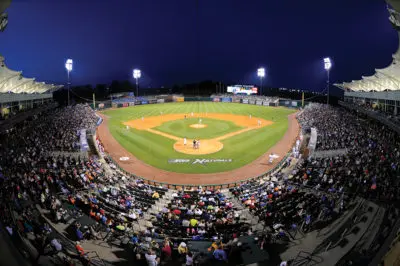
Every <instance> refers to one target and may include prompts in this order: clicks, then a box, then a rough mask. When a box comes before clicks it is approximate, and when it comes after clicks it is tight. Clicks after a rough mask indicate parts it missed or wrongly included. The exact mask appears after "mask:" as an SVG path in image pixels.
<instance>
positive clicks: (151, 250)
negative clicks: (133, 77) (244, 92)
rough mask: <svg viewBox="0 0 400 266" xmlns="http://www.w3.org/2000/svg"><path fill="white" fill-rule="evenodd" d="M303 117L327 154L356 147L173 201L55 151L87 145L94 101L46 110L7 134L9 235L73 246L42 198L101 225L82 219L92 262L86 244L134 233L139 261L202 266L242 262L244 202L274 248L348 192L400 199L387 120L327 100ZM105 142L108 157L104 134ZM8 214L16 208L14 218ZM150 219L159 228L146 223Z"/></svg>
mask: <svg viewBox="0 0 400 266" xmlns="http://www.w3.org/2000/svg"><path fill="white" fill-rule="evenodd" d="M298 119H299V122H300V124H301V125H302V128H303V129H305V130H307V128H311V127H315V128H316V129H317V132H318V139H317V147H316V149H317V150H334V149H344V148H346V149H347V150H348V153H347V154H343V155H338V156H336V157H333V158H319V159H313V158H312V157H311V158H309V159H305V160H304V161H303V160H301V163H300V164H299V165H298V166H297V167H296V168H294V170H293V171H291V172H290V177H289V176H288V175H286V174H283V173H281V172H276V173H274V176H273V178H272V179H271V178H270V176H268V177H265V178H262V179H259V180H255V181H251V182H245V183H243V184H241V185H239V186H237V187H235V188H231V189H230V192H231V193H232V194H233V196H234V197H233V198H229V196H227V194H226V193H223V192H222V191H221V190H218V189H215V190H214V189H211V188H202V187H197V188H192V189H189V190H187V189H178V190H176V191H173V193H172V195H171V197H170V198H168V199H165V195H166V193H167V192H168V189H166V188H164V187H156V186H151V185H148V184H146V183H145V182H143V180H140V179H136V178H133V177H131V176H127V175H125V174H123V173H122V172H120V171H119V170H117V169H116V168H117V167H116V166H115V165H113V163H112V162H111V161H110V160H108V159H107V158H105V159H106V160H105V161H104V160H101V158H98V157H96V156H90V157H89V158H76V157H73V156H71V157H68V156H58V157H54V156H51V155H49V153H48V152H49V151H65V152H73V151H78V150H79V149H80V147H79V137H78V134H77V133H78V131H79V130H80V129H93V128H95V126H96V123H97V121H98V117H97V116H96V115H95V113H94V112H93V111H92V110H91V109H90V107H89V106H88V105H75V106H70V107H67V108H56V109H52V110H47V111H44V112H43V113H42V114H40V115H36V116H35V117H34V118H33V119H31V120H26V121H24V122H23V123H20V124H18V125H16V126H15V127H14V128H13V129H12V130H10V131H9V132H8V133H7V134H5V135H1V136H0V145H1V146H0V182H1V190H0V197H1V200H2V202H3V203H5V204H3V205H1V208H2V210H3V211H2V213H3V215H2V219H3V222H4V223H5V225H6V227H7V230H8V232H13V231H14V232H18V233H20V234H21V235H23V237H26V238H27V239H29V240H30V241H31V243H32V245H33V246H35V247H38V248H39V249H40V253H41V254H42V255H46V256H49V255H55V254H57V253H59V252H60V251H63V250H64V249H65V247H64V244H65V242H63V241H64V240H63V241H61V240H60V238H59V237H58V236H57V235H56V234H54V231H53V230H52V228H51V226H49V224H48V221H46V220H44V219H43V218H41V215H40V213H39V211H38V208H39V207H38V208H37V206H36V204H38V205H39V206H40V209H42V210H45V211H47V212H48V213H49V214H50V220H51V222H54V223H66V222H67V220H68V219H69V217H70V216H74V217H75V218H78V217H82V216H85V217H87V218H88V220H90V221H91V222H90V223H88V224H81V223H80V222H75V223H74V224H73V230H74V236H72V237H71V240H72V241H76V242H74V243H75V249H76V252H77V254H78V255H79V256H80V259H81V260H82V261H86V262H87V261H89V260H90V259H89V258H88V257H87V253H86V252H85V251H84V249H83V248H82V246H81V242H82V241H86V240H87V239H94V240H96V239H97V240H98V239H101V240H105V241H108V240H110V239H116V238H119V237H128V238H129V245H130V248H132V249H133V250H134V251H135V253H136V254H138V255H137V258H136V262H137V265H142V264H143V265H146V264H147V265H150V266H153V265H158V264H160V263H161V262H164V263H168V262H169V261H180V262H182V263H185V264H186V265H193V264H194V262H195V261H197V262H199V261H201V260H204V261H208V262H210V261H212V263H213V265H217V264H219V263H228V264H231V265H236V264H237V263H238V261H240V252H241V250H242V249H243V243H241V242H240V241H239V240H238V239H239V238H240V237H242V236H248V235H252V234H253V232H252V228H251V225H250V224H249V223H248V222H247V221H246V219H243V217H242V216H241V211H240V210H239V208H238V207H239V206H237V204H236V202H239V203H240V205H241V206H240V207H242V206H243V207H245V208H246V209H248V210H249V212H250V214H251V215H253V216H254V217H258V220H259V221H260V223H262V226H263V228H264V229H263V230H262V231H263V232H262V235H261V236H260V238H259V240H260V241H259V246H260V247H261V248H264V247H265V244H266V243H269V242H274V241H276V240H277V239H281V240H289V239H291V238H292V235H291V232H293V231H297V229H298V228H299V227H302V228H304V231H309V230H313V229H314V228H315V227H316V226H317V224H319V223H329V222H330V221H332V220H333V219H334V218H335V217H337V216H338V215H339V214H340V213H342V211H343V210H344V209H345V208H346V205H347V203H348V202H347V198H346V197H345V196H344V194H345V193H350V194H355V193H357V194H359V195H362V196H365V197H366V198H380V199H385V200H395V199H398V198H399V196H400V195H399V190H398V181H397V176H398V175H399V173H400V172H399V163H400V139H399V137H398V135H396V134H395V133H394V132H392V131H391V130H389V129H388V128H386V127H385V126H382V125H381V124H379V123H377V122H374V121H364V118H360V117H359V116H357V115H355V114H352V113H351V112H348V111H345V110H344V109H340V108H333V107H328V106H326V105H318V104H312V105H309V106H308V107H306V108H305V109H304V110H303V111H302V113H301V114H300V115H299V116H298ZM95 143H96V145H97V148H98V149H99V151H100V154H103V151H104V148H103V147H102V145H101V142H100V140H98V139H97V140H95ZM297 146H299V143H297ZM297 149H298V147H297ZM289 164H290V163H289ZM161 200H163V202H165V203H166V204H165V205H164V206H162V207H161V208H160V210H159V212H156V213H154V212H153V211H154V208H153V206H155V205H157V203H159V202H160V201H161ZM6 210H9V211H11V213H14V215H13V217H14V218H13V219H11V218H10V215H5V213H7V212H6ZM149 215H150V216H151V217H152V219H150V220H151V222H150V224H145V226H143V223H142V221H144V219H145V217H146V216H149ZM13 220H15V223H13ZM196 240H207V241H211V242H212V245H211V246H210V248H209V249H208V251H209V253H208V254H203V253H201V252H198V251H197V250H196V249H194V248H192V247H191V246H190V244H189V241H196Z"/></svg>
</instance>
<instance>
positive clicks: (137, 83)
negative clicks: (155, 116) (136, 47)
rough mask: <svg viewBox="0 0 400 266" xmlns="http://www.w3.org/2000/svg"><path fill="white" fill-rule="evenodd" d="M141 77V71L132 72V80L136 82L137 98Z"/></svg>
mask: <svg viewBox="0 0 400 266" xmlns="http://www.w3.org/2000/svg"><path fill="white" fill-rule="evenodd" d="M141 76H142V71H140V69H134V70H133V78H134V79H135V80H136V97H138V96H139V79H140V78H141Z"/></svg>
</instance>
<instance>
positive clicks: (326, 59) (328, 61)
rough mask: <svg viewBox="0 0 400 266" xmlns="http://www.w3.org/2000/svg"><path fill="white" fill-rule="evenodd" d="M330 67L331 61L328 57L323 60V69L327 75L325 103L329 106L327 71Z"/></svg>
mask: <svg viewBox="0 0 400 266" xmlns="http://www.w3.org/2000/svg"><path fill="white" fill-rule="evenodd" d="M331 67H332V61H331V59H330V58H329V57H325V58H324V68H325V70H326V73H327V80H326V89H327V94H326V103H327V104H329V70H330V69H331Z"/></svg>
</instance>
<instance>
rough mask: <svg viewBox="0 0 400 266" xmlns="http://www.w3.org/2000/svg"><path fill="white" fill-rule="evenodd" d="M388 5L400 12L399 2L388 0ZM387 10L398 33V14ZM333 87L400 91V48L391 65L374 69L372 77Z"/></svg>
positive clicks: (399, 24) (399, 0)
mask: <svg viewBox="0 0 400 266" xmlns="http://www.w3.org/2000/svg"><path fill="white" fill-rule="evenodd" d="M388 2H389V1H388ZM389 3H390V4H391V5H392V6H393V8H395V9H397V10H400V0H390V2H389ZM388 10H389V13H390V17H389V20H390V22H391V23H392V24H393V26H394V27H395V28H396V29H397V30H398V31H399V30H400V13H399V12H398V11H396V10H394V9H391V8H389V7H388ZM399 39H400V32H399ZM334 85H335V86H336V87H339V88H341V89H344V90H352V91H400V47H399V48H398V49H397V52H396V53H395V54H394V55H393V61H392V63H391V64H390V65H389V66H387V67H386V68H382V69H375V74H373V75H372V76H362V79H361V80H356V81H355V80H353V81H351V82H344V83H341V84H334Z"/></svg>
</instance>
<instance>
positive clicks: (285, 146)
mask: <svg viewBox="0 0 400 266" xmlns="http://www.w3.org/2000/svg"><path fill="white" fill-rule="evenodd" d="M98 114H99V116H101V117H102V118H103V123H101V124H100V126H99V127H98V129H97V136H98V137H99V139H100V140H101V141H102V143H103V145H104V149H105V152H107V153H108V154H109V155H110V156H111V157H112V158H113V159H114V161H116V162H117V163H118V164H119V166H120V167H122V168H123V169H124V170H125V171H127V172H130V173H133V174H135V175H137V176H141V177H143V178H146V179H148V180H151V181H157V182H162V183H168V184H191V185H206V184H226V183H233V182H240V181H241V180H246V179H248V178H253V177H256V176H259V175H262V174H263V173H265V172H267V171H268V170H270V169H272V168H274V167H275V166H276V165H277V164H278V163H279V162H280V161H281V160H282V159H283V158H284V157H285V155H286V153H287V152H288V151H289V150H290V149H291V148H292V146H293V144H294V142H295V141H296V139H297V136H298V134H299V130H300V126H299V124H298V122H297V119H296V114H295V113H294V114H291V115H289V116H288V122H289V127H288V130H287V131H286V133H285V134H284V136H283V137H282V139H281V140H280V141H278V142H277V143H276V144H275V145H274V146H273V147H272V148H270V149H269V150H268V151H267V152H266V153H264V154H263V155H262V156H260V157H259V158H257V159H256V160H254V161H253V162H251V163H249V164H247V165H245V166H243V167H240V168H238V169H234V170H230V171H226V172H219V173H212V174H187V173H176V172H170V171H166V170H162V169H159V168H156V167H153V166H151V165H149V164H146V163H145V162H143V161H141V160H139V159H137V158H136V157H135V156H134V155H133V154H131V153H130V152H128V151H127V150H126V149H125V148H124V147H123V146H121V144H120V143H119V142H118V141H117V140H116V139H115V138H114V137H113V135H112V134H111V132H110V130H109V128H108V117H107V116H106V115H104V114H102V113H98ZM204 115H206V116H205V117H207V115H208V114H204ZM148 119H149V117H146V118H145V119H144V120H148ZM177 119H182V115H179V116H177ZM254 122H255V123H257V120H254ZM158 123H159V122H158ZM157 125H158V124H157ZM157 125H155V126H157ZM271 153H274V154H276V155H278V156H279V158H278V159H277V160H274V162H273V163H271V164H269V163H268V160H269V155H270V154H271ZM124 156H127V157H129V160H127V161H120V160H119V159H120V158H121V157H124Z"/></svg>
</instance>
